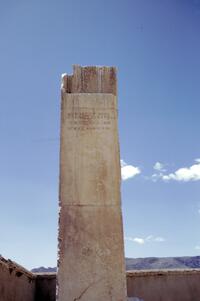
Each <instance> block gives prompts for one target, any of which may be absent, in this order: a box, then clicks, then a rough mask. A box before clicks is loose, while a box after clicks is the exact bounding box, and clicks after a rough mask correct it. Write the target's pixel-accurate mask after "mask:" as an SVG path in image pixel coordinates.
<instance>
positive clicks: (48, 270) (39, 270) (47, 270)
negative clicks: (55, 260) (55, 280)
mask: <svg viewBox="0 0 200 301" xmlns="http://www.w3.org/2000/svg"><path fill="white" fill-rule="evenodd" d="M56 271H57V268H50V267H48V268H45V267H39V268H35V269H32V270H31V272H33V273H56Z"/></svg>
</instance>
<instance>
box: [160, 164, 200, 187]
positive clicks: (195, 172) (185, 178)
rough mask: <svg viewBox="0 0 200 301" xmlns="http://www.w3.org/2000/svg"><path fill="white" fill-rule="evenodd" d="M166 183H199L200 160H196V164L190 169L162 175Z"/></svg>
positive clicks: (180, 169)
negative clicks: (173, 181)
mask: <svg viewBox="0 0 200 301" xmlns="http://www.w3.org/2000/svg"><path fill="white" fill-rule="evenodd" d="M162 179H163V180H164V181H171V180H175V181H182V182H189V181H199V180H200V159H199V158H198V159H196V160H195V164H193V165H192V166H190V167H182V168H179V169H177V170H176V171H175V172H174V173H170V174H168V175H162Z"/></svg>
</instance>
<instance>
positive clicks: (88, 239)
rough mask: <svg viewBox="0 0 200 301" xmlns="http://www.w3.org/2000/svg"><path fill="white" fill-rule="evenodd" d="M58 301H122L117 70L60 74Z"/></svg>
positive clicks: (79, 69)
mask: <svg viewBox="0 0 200 301" xmlns="http://www.w3.org/2000/svg"><path fill="white" fill-rule="evenodd" d="M61 94H62V104H61V147H60V195H59V204H60V216H59V259H58V279H57V300H58V301H78V300H81V301H111V300H112V301H125V300H126V276H125V260H124V243H123V229H122V215H121V199H120V181H121V172H120V155H119V141H118V125H117V119H118V118H117V81H116V69H115V68H113V67H80V66H74V70H73V75H66V74H65V75H63V77H62V91H61Z"/></svg>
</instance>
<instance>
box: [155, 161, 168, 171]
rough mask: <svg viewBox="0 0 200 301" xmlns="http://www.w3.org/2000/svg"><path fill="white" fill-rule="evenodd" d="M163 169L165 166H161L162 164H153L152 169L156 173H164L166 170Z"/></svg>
mask: <svg viewBox="0 0 200 301" xmlns="http://www.w3.org/2000/svg"><path fill="white" fill-rule="evenodd" d="M164 167H165V164H163V163H160V162H156V163H155V164H154V167H153V168H154V169H155V170H157V171H163V172H164V171H166V169H165V168H164Z"/></svg>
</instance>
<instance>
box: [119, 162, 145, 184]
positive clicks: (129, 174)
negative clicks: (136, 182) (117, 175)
mask: <svg viewBox="0 0 200 301" xmlns="http://www.w3.org/2000/svg"><path fill="white" fill-rule="evenodd" d="M140 173H141V170H140V168H139V167H135V166H133V165H128V164H127V163H126V162H125V161H124V160H121V176H122V180H124V181H125V180H128V179H130V178H133V177H135V176H136V175H138V174H140Z"/></svg>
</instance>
